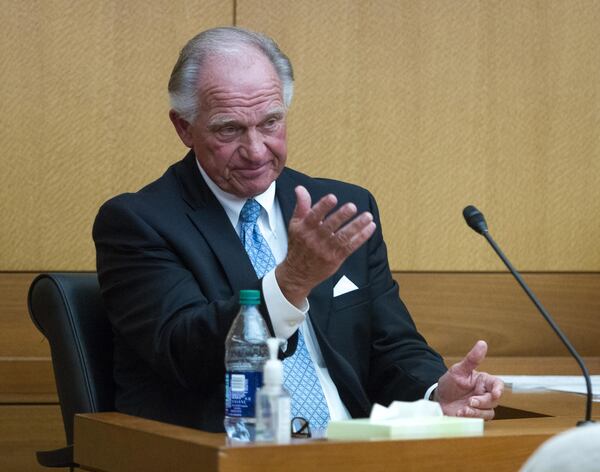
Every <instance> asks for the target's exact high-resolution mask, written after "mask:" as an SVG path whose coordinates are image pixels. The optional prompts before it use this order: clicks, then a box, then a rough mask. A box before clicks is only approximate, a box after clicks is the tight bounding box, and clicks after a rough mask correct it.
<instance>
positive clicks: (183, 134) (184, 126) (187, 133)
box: [169, 109, 194, 148]
mask: <svg viewBox="0 0 600 472" xmlns="http://www.w3.org/2000/svg"><path fill="white" fill-rule="evenodd" d="M169 118H170V119H171V123H173V126H174V127H175V131H177V134H178V135H179V139H181V141H182V142H183V144H185V145H186V146H187V147H189V148H191V147H193V145H194V142H193V139H192V133H191V131H192V130H191V127H192V126H191V125H190V123H189V122H188V121H186V120H184V119H183V118H182V117H181V116H179V113H177V112H176V111H175V110H173V109H171V110H169Z"/></svg>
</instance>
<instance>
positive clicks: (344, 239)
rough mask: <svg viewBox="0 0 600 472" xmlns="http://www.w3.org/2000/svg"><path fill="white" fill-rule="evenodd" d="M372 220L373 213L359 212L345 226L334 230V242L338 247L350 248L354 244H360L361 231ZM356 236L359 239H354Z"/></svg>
mask: <svg viewBox="0 0 600 472" xmlns="http://www.w3.org/2000/svg"><path fill="white" fill-rule="evenodd" d="M372 222H373V215H372V214H371V213H369V212H364V213H361V214H360V215H358V216H357V217H356V218H354V219H353V220H352V221H351V222H350V223H348V224H347V225H346V226H344V227H342V228H341V229H339V230H338V231H336V233H335V235H334V236H335V238H334V242H336V243H337V244H338V246H340V247H348V248H350V247H351V246H353V245H355V247H358V246H360V244H362V242H360V238H361V234H362V231H363V230H364V229H366V228H367V227H369V225H370V224H371V223H372ZM373 229H374V228H373ZM357 237H358V238H359V240H356V238H357ZM363 242H364V241H363Z"/></svg>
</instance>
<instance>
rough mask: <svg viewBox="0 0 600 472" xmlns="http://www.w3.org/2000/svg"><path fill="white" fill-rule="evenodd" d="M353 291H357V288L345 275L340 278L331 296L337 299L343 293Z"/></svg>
mask: <svg viewBox="0 0 600 472" xmlns="http://www.w3.org/2000/svg"><path fill="white" fill-rule="evenodd" d="M353 290H358V287H357V286H356V285H355V284H354V282H352V280H350V279H349V278H348V277H346V276H345V275H344V276H342V278H341V279H340V280H338V283H337V284H335V287H333V296H334V297H339V296H340V295H343V294H344V293H348V292H352V291H353Z"/></svg>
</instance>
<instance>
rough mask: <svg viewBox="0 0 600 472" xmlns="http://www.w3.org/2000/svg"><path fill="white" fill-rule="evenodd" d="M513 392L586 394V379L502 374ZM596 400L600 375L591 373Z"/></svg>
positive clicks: (564, 376)
mask: <svg viewBox="0 0 600 472" xmlns="http://www.w3.org/2000/svg"><path fill="white" fill-rule="evenodd" d="M499 377H500V378H501V379H502V381H503V382H504V384H505V385H507V386H510V387H512V390H513V392H524V391H532V390H538V391H539V390H552V391H560V392H568V393H579V394H583V395H586V394H587V388H586V385H585V379H584V378H583V376H581V375H500V376H499ZM590 378H591V381H592V394H593V397H594V401H600V375H591V376H590Z"/></svg>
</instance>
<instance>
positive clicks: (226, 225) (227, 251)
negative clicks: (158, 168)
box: [176, 151, 258, 293]
mask: <svg viewBox="0 0 600 472" xmlns="http://www.w3.org/2000/svg"><path fill="white" fill-rule="evenodd" d="M176 172H177V178H178V180H179V182H180V183H181V190H182V197H183V199H184V200H185V201H186V202H187V204H188V205H189V206H190V210H189V211H188V216H189V218H190V220H191V221H192V223H193V224H194V226H195V227H196V228H197V229H198V231H200V233H201V234H202V236H203V237H204V239H205V240H206V242H207V243H208V245H209V246H210V248H211V250H212V251H213V252H214V254H215V256H216V257H217V259H218V260H219V262H220V263H221V265H222V267H223V272H224V273H225V276H226V277H227V279H228V281H229V284H230V285H231V289H232V292H233V293H237V292H239V290H241V289H246V288H254V287H256V285H257V283H258V279H257V277H256V273H255V272H254V268H253V267H252V263H251V262H250V259H249V258H248V255H247V254H246V251H245V250H244V247H243V246H242V244H241V242H240V239H239V237H238V235H237V233H236V232H235V229H234V228H233V226H231V222H230V221H229V218H228V217H227V214H226V213H225V210H224V209H223V207H222V206H221V204H220V203H219V201H218V200H217V199H216V197H215V196H214V195H213V193H212V192H211V191H210V189H209V188H208V186H207V185H206V183H205V182H204V179H203V178H202V175H200V171H199V170H198V166H197V164H196V157H195V155H194V153H193V152H192V151H190V152H189V153H188V155H187V156H186V157H185V159H184V160H183V161H182V162H181V165H180V166H178V167H177V170H176Z"/></svg>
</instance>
